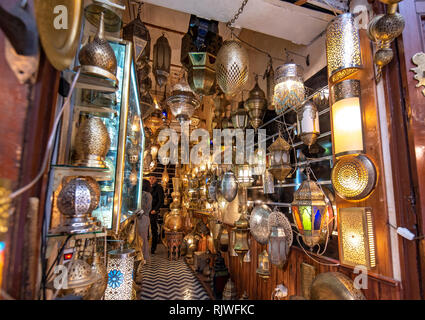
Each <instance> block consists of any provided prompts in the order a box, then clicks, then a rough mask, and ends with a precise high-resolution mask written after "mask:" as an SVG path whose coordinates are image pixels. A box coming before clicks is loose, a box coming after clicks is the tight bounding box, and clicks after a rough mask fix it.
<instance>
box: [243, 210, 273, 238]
mask: <svg viewBox="0 0 425 320" xmlns="http://www.w3.org/2000/svg"><path fill="white" fill-rule="evenodd" d="M271 213H272V210H271V209H270V208H269V207H268V206H267V205H265V204H261V205H257V206H255V207H254V209H252V211H251V217H250V219H249V228H250V231H251V234H252V236H253V237H254V239H255V240H256V241H257V242H258V243H260V244H267V242H268V241H269V235H270V230H269V215H270V214H271Z"/></svg>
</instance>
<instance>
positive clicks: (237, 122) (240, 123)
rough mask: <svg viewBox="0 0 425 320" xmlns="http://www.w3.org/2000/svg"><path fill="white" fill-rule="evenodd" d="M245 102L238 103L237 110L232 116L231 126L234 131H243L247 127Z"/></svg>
mask: <svg viewBox="0 0 425 320" xmlns="http://www.w3.org/2000/svg"><path fill="white" fill-rule="evenodd" d="M244 104H245V102H244V101H243V100H242V101H241V102H239V106H238V109H237V110H236V111H235V112H234V113H233V114H232V124H233V127H234V128H235V129H242V130H243V129H245V128H246V127H247V126H248V113H247V112H246V110H245V108H244Z"/></svg>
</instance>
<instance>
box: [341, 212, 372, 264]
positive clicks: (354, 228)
mask: <svg viewBox="0 0 425 320" xmlns="http://www.w3.org/2000/svg"><path fill="white" fill-rule="evenodd" d="M338 226H339V229H338V242H339V257H340V261H341V264H345V265H349V266H353V267H355V266H359V265H362V266H365V267H367V269H371V268H374V267H375V266H376V253H375V233H374V227H373V220H372V209H371V208H359V207H356V208H340V209H339V214H338Z"/></svg>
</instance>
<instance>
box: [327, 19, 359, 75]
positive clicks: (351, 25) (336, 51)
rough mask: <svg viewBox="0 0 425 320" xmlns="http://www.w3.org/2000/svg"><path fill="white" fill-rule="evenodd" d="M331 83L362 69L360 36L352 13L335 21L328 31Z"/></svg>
mask: <svg viewBox="0 0 425 320" xmlns="http://www.w3.org/2000/svg"><path fill="white" fill-rule="evenodd" d="M326 57H327V62H328V78H329V83H336V82H338V81H340V80H342V79H345V78H346V77H348V76H349V75H351V74H352V73H354V72H356V71H358V70H359V69H360V68H361V67H362V56H361V51H360V36H359V30H358V28H357V26H356V22H355V20H354V16H353V14H352V13H349V12H348V13H344V14H341V15H339V16H337V17H336V18H335V19H333V20H332V21H331V22H330V23H329V25H328V27H327V29H326Z"/></svg>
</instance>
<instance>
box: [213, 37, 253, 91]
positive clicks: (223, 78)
mask: <svg viewBox="0 0 425 320" xmlns="http://www.w3.org/2000/svg"><path fill="white" fill-rule="evenodd" d="M215 70H216V78H217V84H218V85H219V86H220V88H221V90H223V92H224V93H225V94H226V95H229V96H232V95H234V94H236V93H237V92H238V91H240V90H242V88H243V86H244V85H245V84H246V82H247V81H248V74H249V61H248V53H247V51H246V50H245V48H244V47H242V45H241V43H240V42H239V41H235V40H226V41H224V43H223V45H222V46H221V48H220V51H219V52H218V54H217V60H216V62H215Z"/></svg>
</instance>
